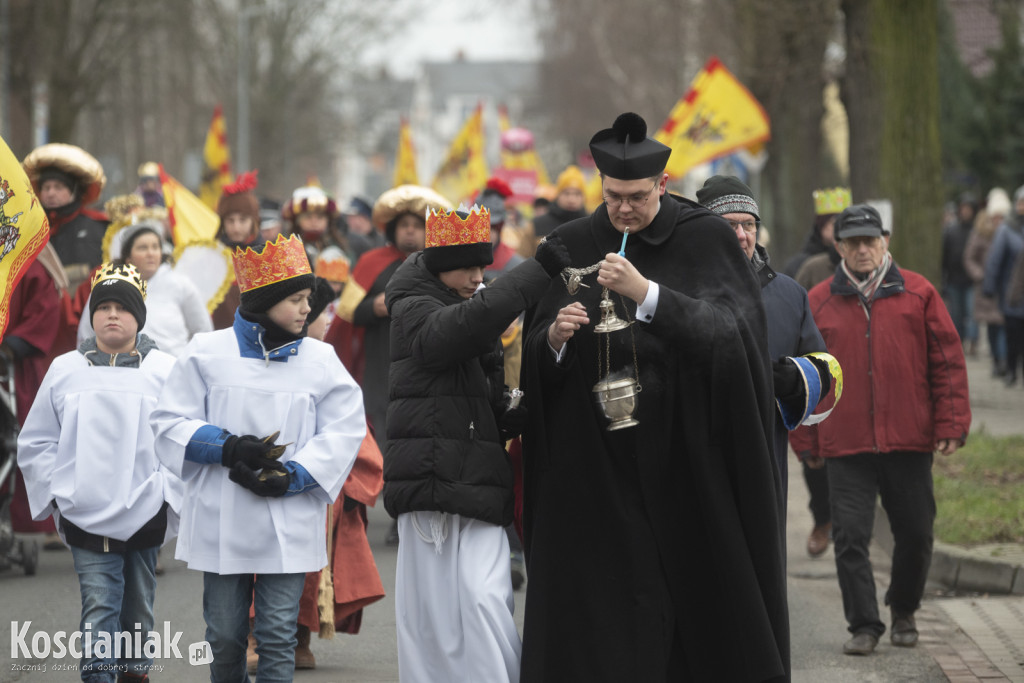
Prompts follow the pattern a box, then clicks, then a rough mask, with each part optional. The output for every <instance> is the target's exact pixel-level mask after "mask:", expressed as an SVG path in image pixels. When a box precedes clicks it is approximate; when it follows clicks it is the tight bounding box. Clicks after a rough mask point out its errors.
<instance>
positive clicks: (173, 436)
mask: <svg viewBox="0 0 1024 683" xmlns="http://www.w3.org/2000/svg"><path fill="white" fill-rule="evenodd" d="M190 346H191V345H190ZM190 350H191V349H190V348H189V347H185V352H184V353H183V354H182V356H181V358H179V359H178V362H177V363H175V364H174V367H173V368H172V369H171V374H170V375H168V376H167V381H166V382H165V383H164V386H163V389H161V391H160V398H159V400H158V401H157V404H156V409H155V410H154V411H153V413H152V415H150V418H149V424H150V426H151V427H152V428H153V434H154V436H155V437H156V439H155V442H154V444H153V446H154V448H155V450H156V457H157V458H158V459H159V460H160V462H161V463H162V464H163V466H164V467H166V468H167V469H169V470H170V471H171V472H172V473H173V474H174V475H176V476H178V477H180V478H181V479H182V480H183V481H188V480H189V479H191V478H192V477H194V476H195V475H196V474H198V473H199V471H200V470H201V469H202V468H203V467H204V465H200V464H198V463H194V462H191V461H189V460H185V447H186V446H188V442H189V441H190V440H191V438H192V435H193V434H195V433H196V430H197V429H199V428H200V427H203V426H205V425H207V424H209V423H208V422H207V421H206V383H205V382H204V381H203V378H202V377H201V375H200V373H199V363H198V360H197V359H196V357H195V356H194V355H192V354H191V353H190Z"/></svg>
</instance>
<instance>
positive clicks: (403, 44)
mask: <svg viewBox="0 0 1024 683" xmlns="http://www.w3.org/2000/svg"><path fill="white" fill-rule="evenodd" d="M533 7H534V5H533V2H532V0H503V1H502V2H498V3H495V2H493V0H433V1H432V2H429V4H427V5H425V7H424V9H423V10H422V11H421V12H420V13H419V16H418V17H417V18H416V19H415V20H413V21H410V22H408V23H407V24H406V26H405V27H404V28H402V29H401V30H400V31H399V32H396V33H395V35H394V37H393V38H392V39H391V40H390V41H386V42H384V43H381V44H379V45H378V46H377V47H376V48H375V49H374V50H373V51H372V52H371V53H370V54H369V56H368V57H367V63H368V64H380V63H381V62H384V63H386V64H387V66H388V68H389V70H390V71H391V73H392V74H393V75H395V76H399V77H411V76H414V75H416V73H417V67H418V66H419V63H420V62H423V61H447V60H450V59H452V58H454V57H455V55H456V54H457V53H458V51H459V50H462V52H463V53H465V55H466V58H467V59H472V60H490V59H512V60H528V59H533V58H536V57H537V56H538V55H539V53H540V47H539V43H538V41H537V36H536V27H535V24H534V21H533Z"/></svg>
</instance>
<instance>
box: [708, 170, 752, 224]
mask: <svg viewBox="0 0 1024 683" xmlns="http://www.w3.org/2000/svg"><path fill="white" fill-rule="evenodd" d="M697 202H698V203H699V204H700V205H701V206H703V207H705V208H706V209H708V210H709V211H711V212H712V213H716V214H718V215H719V216H723V215H725V214H727V213H749V214H750V215H751V216H753V217H754V220H758V221H759V220H761V217H760V216H759V215H758V212H759V209H758V208H757V202H756V201H754V193H753V192H751V191H750V188H749V187H747V185H746V183H744V182H743V181H742V180H740V179H739V178H737V177H736V176H731V175H714V176H711V177H710V178H708V179H707V180H705V181H704V187H702V188H700V189H699V190H697Z"/></svg>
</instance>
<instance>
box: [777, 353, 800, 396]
mask: <svg viewBox="0 0 1024 683" xmlns="http://www.w3.org/2000/svg"><path fill="white" fill-rule="evenodd" d="M772 378H773V379H774V380H775V398H777V399H779V400H781V401H786V400H792V399H794V398H796V397H797V396H799V395H800V393H801V392H802V391H803V389H804V381H803V376H802V375H801V374H800V368H798V367H797V366H796V363H794V362H793V361H791V360H790V359H789V358H781V359H779V360H775V361H772Z"/></svg>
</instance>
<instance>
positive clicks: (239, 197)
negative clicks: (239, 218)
mask: <svg viewBox="0 0 1024 683" xmlns="http://www.w3.org/2000/svg"><path fill="white" fill-rule="evenodd" d="M258 172H259V171H250V172H248V173H240V174H239V175H238V178H236V179H235V182H233V183H231V184H230V185H225V186H224V191H223V193H222V194H221V196H220V199H218V200H217V215H218V216H220V220H221V223H222V224H223V222H224V219H225V218H227V216H228V215H229V214H232V213H240V214H242V215H243V216H249V217H251V218H252V230H253V232H254V233H255V232H256V231H257V230H259V227H260V201H259V199H257V198H256V193H255V192H254V191H255V189H256V186H257V185H258V184H259V180H258V179H257V177H256V174H257V173H258Z"/></svg>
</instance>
